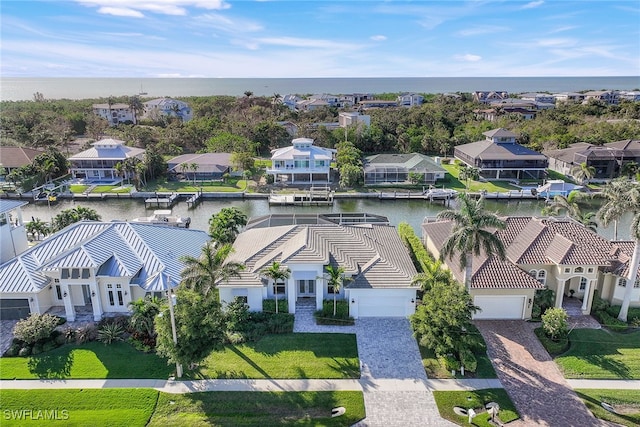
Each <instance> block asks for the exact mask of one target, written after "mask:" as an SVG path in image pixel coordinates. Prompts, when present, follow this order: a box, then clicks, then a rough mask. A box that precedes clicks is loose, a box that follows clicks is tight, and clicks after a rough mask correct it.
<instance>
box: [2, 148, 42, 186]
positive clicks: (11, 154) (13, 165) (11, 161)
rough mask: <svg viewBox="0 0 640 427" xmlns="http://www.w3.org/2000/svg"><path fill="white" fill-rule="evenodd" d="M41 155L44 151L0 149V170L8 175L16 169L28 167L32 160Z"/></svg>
mask: <svg viewBox="0 0 640 427" xmlns="http://www.w3.org/2000/svg"><path fill="white" fill-rule="evenodd" d="M42 153H44V151H42V150H36V149H35V148H27V147H13V146H3V147H0V168H4V173H6V174H7V175H8V174H10V173H11V172H13V171H14V170H16V169H18V168H21V167H23V166H27V165H30V164H31V163H33V160H34V159H35V158H36V157H37V156H38V155H40V154H42ZM1 179H2V177H0V180H1Z"/></svg>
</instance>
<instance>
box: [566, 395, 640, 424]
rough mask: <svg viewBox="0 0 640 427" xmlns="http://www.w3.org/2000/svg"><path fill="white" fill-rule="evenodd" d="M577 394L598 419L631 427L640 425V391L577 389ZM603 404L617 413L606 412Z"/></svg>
mask: <svg viewBox="0 0 640 427" xmlns="http://www.w3.org/2000/svg"><path fill="white" fill-rule="evenodd" d="M576 393H577V394H578V396H579V397H580V398H581V399H582V400H583V401H584V403H585V405H587V408H589V410H590V411H591V412H592V413H593V415H595V416H596V417H597V418H600V419H603V420H607V421H611V422H614V423H616V424H620V425H624V426H629V427H631V426H638V425H640V390H602V389H577V390H576ZM601 402H606V403H608V404H610V405H613V406H614V408H615V410H616V412H617V413H615V414H614V413H611V412H609V411H607V410H605V409H604V408H603V407H602V406H601V405H600V403H601Z"/></svg>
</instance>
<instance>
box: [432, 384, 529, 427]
mask: <svg viewBox="0 0 640 427" xmlns="http://www.w3.org/2000/svg"><path fill="white" fill-rule="evenodd" d="M433 397H435V399H436V404H437V405H438V411H439V412H440V416H442V418H445V419H447V420H449V421H452V422H454V423H456V424H458V425H469V424H468V418H467V417H466V416H464V417H463V416H460V415H458V414H456V413H455V412H453V407H454V406H459V407H461V408H464V409H470V408H473V409H474V410H475V411H476V413H477V414H478V415H477V416H476V417H475V418H474V419H473V425H475V426H481V427H485V426H486V427H489V426H491V424H489V422H488V420H489V414H488V413H487V412H486V410H484V407H485V405H486V404H487V403H489V402H496V403H497V404H498V405H500V411H499V413H498V416H499V418H500V421H502V422H503V423H508V422H511V421H513V420H516V419H518V418H520V415H518V411H516V407H515V406H514V405H513V402H512V401H511V399H510V398H509V395H508V394H507V392H506V391H504V389H501V388H487V389H483V390H473V391H434V392H433ZM481 409H482V410H483V411H484V412H480V410H481Z"/></svg>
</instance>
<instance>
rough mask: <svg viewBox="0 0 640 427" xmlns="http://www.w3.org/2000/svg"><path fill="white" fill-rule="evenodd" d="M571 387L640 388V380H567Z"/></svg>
mask: <svg viewBox="0 0 640 427" xmlns="http://www.w3.org/2000/svg"><path fill="white" fill-rule="evenodd" d="M567 383H569V386H571V388H573V389H576V388H602V389H614V390H640V380H569V379H568V380H567Z"/></svg>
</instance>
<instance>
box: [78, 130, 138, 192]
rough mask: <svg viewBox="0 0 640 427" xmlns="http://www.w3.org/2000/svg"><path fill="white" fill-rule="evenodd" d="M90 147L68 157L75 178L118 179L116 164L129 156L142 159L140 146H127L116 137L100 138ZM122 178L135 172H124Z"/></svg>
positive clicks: (111, 180)
mask: <svg viewBox="0 0 640 427" xmlns="http://www.w3.org/2000/svg"><path fill="white" fill-rule="evenodd" d="M91 145H92V147H91V148H89V149H88V150H85V151H82V152H80V153H78V154H74V155H73V156H71V157H69V162H70V163H71V167H70V170H71V175H72V176H73V178H75V179H84V180H86V181H89V182H96V181H109V182H113V181H117V180H120V177H119V176H118V171H117V170H116V165H117V164H118V163H122V162H124V161H125V160H126V159H129V158H136V159H139V160H142V159H143V157H144V152H145V151H144V150H143V149H142V148H136V147H128V146H127V145H125V142H124V141H120V140H118V139H111V138H108V139H101V140H100V141H96V142H94V143H93V144H91ZM123 173H124V174H125V176H124V178H125V179H128V178H131V177H133V175H134V173H135V172H131V171H129V172H126V171H123Z"/></svg>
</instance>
